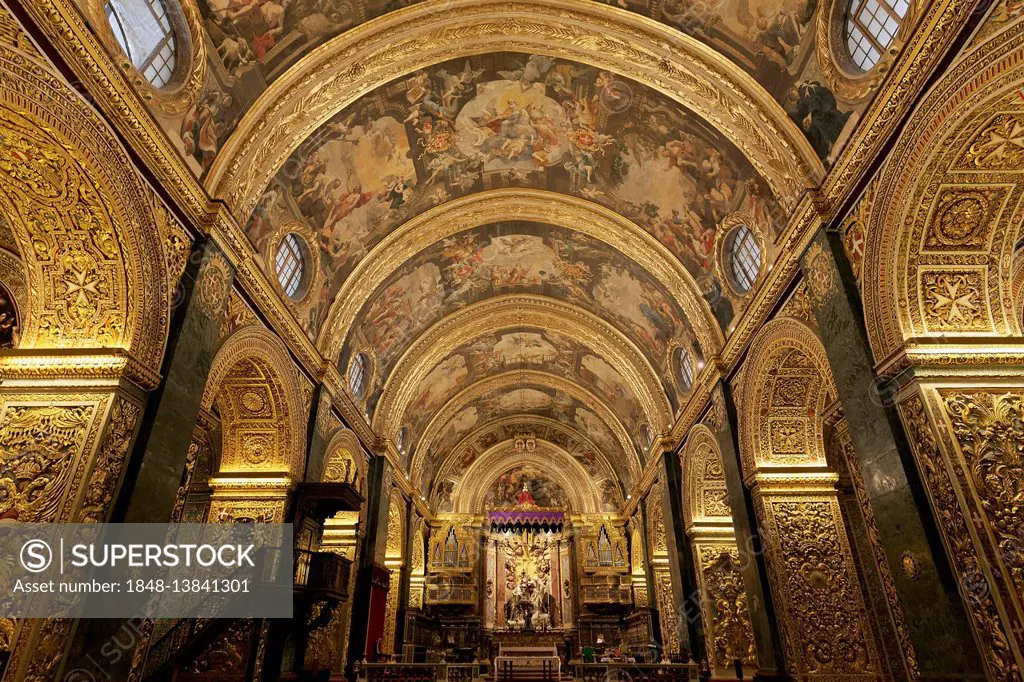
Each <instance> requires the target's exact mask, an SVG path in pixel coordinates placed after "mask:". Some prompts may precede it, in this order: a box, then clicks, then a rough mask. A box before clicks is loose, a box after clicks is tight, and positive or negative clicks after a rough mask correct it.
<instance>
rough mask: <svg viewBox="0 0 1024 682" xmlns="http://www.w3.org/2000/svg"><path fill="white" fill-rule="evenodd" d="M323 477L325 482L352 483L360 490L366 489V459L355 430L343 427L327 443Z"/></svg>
mask: <svg viewBox="0 0 1024 682" xmlns="http://www.w3.org/2000/svg"><path fill="white" fill-rule="evenodd" d="M326 453H327V455H326V456H325V458H324V469H323V474H322V475H321V479H322V480H323V481H325V482H335V481H337V482H344V483H351V484H352V485H353V486H355V488H356V490H358V491H359V492H364V491H365V489H366V461H365V459H364V458H363V447H362V445H361V444H360V443H359V439H358V438H357V437H356V434H355V432H353V431H351V430H350V429H346V428H341V429H339V430H338V431H337V432H335V434H334V435H333V436H331V440H330V442H329V443H328V444H327V449H326Z"/></svg>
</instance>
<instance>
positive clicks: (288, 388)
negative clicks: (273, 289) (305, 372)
mask: <svg viewBox="0 0 1024 682" xmlns="http://www.w3.org/2000/svg"><path fill="white" fill-rule="evenodd" d="M302 405H303V401H302V394H301V391H300V389H299V381H298V375H297V371H296V369H295V365H294V363H293V362H292V358H291V356H290V355H289V354H288V350H287V349H286V348H285V346H284V344H283V343H282V342H281V340H280V339H279V338H278V337H277V336H275V335H274V334H272V333H271V332H269V331H267V330H266V329H264V328H262V327H257V326H252V327H245V328H243V329H241V330H239V331H237V332H235V333H234V334H233V335H232V336H231V337H229V338H228V340H227V341H226V342H225V343H224V345H223V346H222V347H221V349H220V351H218V353H217V356H216V357H215V358H214V360H213V365H212V367H211V368H210V374H209V376H208V378H207V382H206V389H205V391H204V392H203V400H202V407H203V409H205V410H208V411H213V410H214V408H216V410H217V411H218V413H219V414H220V420H221V432H222V435H223V447H222V451H221V461H220V467H219V470H218V473H217V475H218V477H231V478H232V479H234V478H235V477H246V476H256V477H258V476H278V477H289V478H291V479H292V480H296V479H297V478H298V477H299V476H301V474H302V468H303V466H304V454H305V448H304V443H305V434H306V419H305V415H304V414H303V409H302Z"/></svg>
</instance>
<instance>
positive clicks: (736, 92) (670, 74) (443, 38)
mask: <svg viewBox="0 0 1024 682" xmlns="http://www.w3.org/2000/svg"><path fill="white" fill-rule="evenodd" d="M496 16H500V17H501V18H500V19H496ZM496 50H505V51H511V52H521V53H527V54H534V53H536V54H545V55H549V56H561V57H565V58H568V59H572V60H574V61H579V62H582V63H586V64H590V65H593V66H596V67H598V68H600V69H603V70H607V71H611V72H614V73H619V74H622V75H623V76H626V77H629V78H631V79H633V80H636V81H638V82H640V83H642V84H644V85H647V86H649V87H652V88H655V89H657V90H659V91H661V92H663V93H664V94H666V95H668V96H669V97H671V98H672V99H675V100H676V101H677V102H679V103H680V104H683V105H684V106H686V107H687V108H689V109H691V110H692V111H694V112H695V113H697V114H698V115H699V116H700V117H702V118H703V119H705V120H706V121H708V122H709V123H710V124H711V125H713V126H714V127H716V128H718V129H719V130H722V131H723V132H724V133H725V134H726V135H727V136H728V138H729V139H730V140H731V141H732V142H733V143H734V144H735V145H736V146H737V147H738V148H739V149H740V150H742V151H743V152H744V153H745V155H746V156H747V157H748V158H749V159H750V160H751V162H752V163H753V165H754V167H755V168H756V169H757V170H758V171H759V172H760V173H761V174H762V175H763V176H764V177H765V178H766V179H767V181H768V183H769V185H770V186H771V187H772V189H773V191H774V192H775V194H776V195H777V196H778V197H779V198H780V200H782V202H783V205H784V206H785V207H786V208H792V206H793V205H795V202H796V199H797V198H798V197H799V195H800V193H801V191H802V190H803V188H804V187H806V186H809V185H811V184H814V183H815V182H817V181H818V180H820V178H821V177H822V175H823V169H822V166H821V162H820V161H819V160H818V158H817V157H816V156H815V154H814V151H813V149H812V148H811V146H810V144H809V143H808V142H807V140H806V139H805V138H804V137H803V136H802V135H801V134H800V132H799V130H798V129H797V127H796V125H795V124H794V123H793V122H792V121H791V120H789V118H788V116H787V115H786V113H785V112H784V110H783V109H782V107H781V106H780V105H779V104H778V103H777V102H776V101H775V100H773V99H772V98H771V96H770V95H768V93H766V92H765V91H764V90H763V89H762V88H761V86H759V85H758V84H757V83H756V81H755V80H754V79H753V78H752V77H751V76H749V75H748V74H746V73H744V72H743V71H742V70H741V69H740V68H739V67H738V66H736V65H735V64H733V63H731V62H730V61H728V59H726V58H725V57H724V56H722V55H721V54H719V53H718V52H716V51H715V50H713V49H711V48H709V47H707V46H706V45H704V44H702V43H700V42H699V41H697V40H696V39H694V38H693V37H692V36H689V35H686V34H682V33H679V32H678V31H675V30H673V29H671V28H668V27H666V26H664V25H660V24H658V23H657V22H655V21H653V20H651V19H647V18H645V17H641V16H638V15H636V14H633V13H629V12H625V11H622V10H618V9H617V8H611V7H608V6H605V5H601V4H596V3H595V4H584V5H580V4H579V3H573V2H568V1H566V0H544V1H543V2H542V1H540V0H525V1H523V0H521V1H520V2H516V3H514V4H512V5H509V4H508V3H499V2H496V0H428V1H427V2H423V3H420V4H417V5H414V6H411V7H406V8H404V9H401V10H398V11H394V12H390V13H388V14H386V15H384V16H382V17H378V18H377V19H373V20H371V21H369V22H366V23H365V24H362V25H360V26H359V27H357V28H355V29H353V30H351V31H349V32H347V33H345V34H343V35H341V36H338V37H337V38H334V39H332V40H331V41H330V42H328V43H327V44H326V45H324V46H322V47H321V48H319V49H318V50H316V51H314V52H312V53H311V54H310V55H308V56H306V57H305V58H303V59H302V60H300V61H299V62H298V63H297V64H296V65H295V66H294V67H292V68H291V69H289V71H288V72H287V73H286V74H284V75H283V76H281V77H280V78H278V79H277V80H276V81H275V82H274V83H273V84H272V85H271V86H270V87H269V88H267V90H265V91H264V92H263V94H262V95H261V96H260V98H259V99H258V100H257V102H256V103H255V104H254V105H253V106H252V107H251V108H250V109H249V110H248V111H247V112H246V114H245V116H244V117H243V119H242V121H241V122H240V123H239V125H238V127H237V128H236V130H235V131H234V132H233V134H232V135H231V137H230V138H229V139H228V140H227V142H226V143H225V145H224V148H223V149H222V150H221V151H220V153H219V154H218V156H217V159H216V160H215V162H214V164H213V166H212V168H211V169H210V173H209V175H208V177H207V180H206V186H207V187H208V188H209V190H210V192H211V194H213V195H217V196H222V197H223V198H226V199H227V200H228V202H229V204H230V205H231V206H232V207H233V210H234V212H235V215H236V217H238V218H239V219H241V220H244V219H245V218H247V217H248V216H249V215H250V214H251V213H252V211H253V208H254V207H255V205H256V203H257V201H258V199H259V195H260V193H261V192H262V191H263V189H264V188H265V187H266V186H267V185H268V183H269V182H270V179H271V177H272V175H273V173H275V172H276V171H277V169H278V168H280V167H281V165H282V164H283V163H284V162H285V159H286V158H287V157H288V155H289V154H290V153H291V152H292V151H293V150H294V149H295V148H296V147H297V146H298V145H299V144H300V143H301V141H302V140H304V139H305V138H306V137H307V136H308V135H309V134H311V133H312V132H313V131H314V130H315V129H316V128H318V127H319V126H320V125H322V124H323V123H325V122H326V121H327V120H329V119H330V118H331V116H333V115H334V114H336V113H338V112H339V111H341V110H342V109H344V108H345V107H346V106H348V105H349V104H351V103H352V102H354V101H355V100H356V99H357V98H358V97H359V96H361V95H363V94H365V93H367V92H370V91H372V90H373V89H375V88H377V87H379V86H381V85H383V84H385V83H387V82H389V81H391V80H393V79H395V78H397V77H401V76H402V75H406V74H409V73H412V72H413V71H415V70H416V69H419V68H423V67H425V66H429V65H430V64H434V63H436V62H439V61H442V60H445V59H453V58H458V57H464V56H469V55H474V54H481V53H486V52H492V51H496ZM228 188H231V189H230V190H229V189H228Z"/></svg>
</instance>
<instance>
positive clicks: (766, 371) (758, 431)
mask: <svg viewBox="0 0 1024 682" xmlns="http://www.w3.org/2000/svg"><path fill="white" fill-rule="evenodd" d="M744 367H745V368H746V370H745V377H744V381H743V388H742V395H743V405H742V408H743V409H742V410H741V411H740V415H739V430H740V444H741V448H740V452H741V459H742V462H743V471H744V477H745V479H746V480H747V481H748V483H749V482H750V481H751V480H752V477H753V476H754V475H755V474H756V473H765V472H767V471H770V470H771V469H787V468H804V469H812V468H815V467H817V468H823V467H826V466H827V464H826V456H825V446H824V440H823V437H824V436H823V433H824V420H823V419H822V417H823V414H824V410H825V407H826V406H827V405H829V404H830V403H832V402H833V400H834V399H835V398H834V396H835V395H836V392H835V388H834V386H833V384H832V370H831V368H830V367H829V364H828V359H827V358H826V357H825V350H824V348H822V346H821V342H820V341H819V340H818V337H817V335H816V334H815V332H814V330H812V329H811V328H810V327H808V326H807V325H806V324H805V323H804V322H802V321H800V320H796V319H793V318H778V319H775V320H772V321H771V322H769V323H768V324H766V325H765V326H764V327H763V328H762V330H761V332H760V333H759V334H758V336H757V337H756V338H755V339H754V341H753V343H751V345H750V352H749V354H748V356H747V361H746V362H745V363H744Z"/></svg>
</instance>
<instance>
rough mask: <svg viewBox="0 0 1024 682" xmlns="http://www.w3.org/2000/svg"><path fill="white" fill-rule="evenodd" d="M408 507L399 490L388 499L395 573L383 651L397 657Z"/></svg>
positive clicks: (389, 563) (389, 555)
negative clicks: (394, 654) (406, 512)
mask: <svg viewBox="0 0 1024 682" xmlns="http://www.w3.org/2000/svg"><path fill="white" fill-rule="evenodd" d="M405 510H406V505H405V500H404V499H403V498H402V494H401V493H400V492H398V489H396V488H392V489H391V495H390V497H389V498H388V535H387V540H386V542H385V544H384V566H385V567H386V568H387V569H388V570H389V571H391V576H390V579H389V586H388V599H387V605H386V607H385V610H384V634H383V635H382V641H381V650H382V651H385V652H387V653H394V651H395V645H396V637H397V636H398V607H399V605H400V603H401V596H402V595H401V593H402V573H403V572H404V571H405V570H406V566H405V542H406V537H407V536H406V518H405V517H406V514H405Z"/></svg>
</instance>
